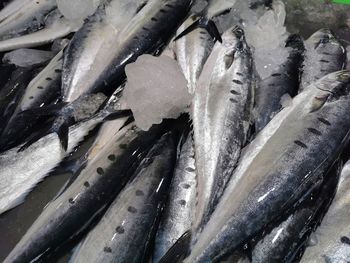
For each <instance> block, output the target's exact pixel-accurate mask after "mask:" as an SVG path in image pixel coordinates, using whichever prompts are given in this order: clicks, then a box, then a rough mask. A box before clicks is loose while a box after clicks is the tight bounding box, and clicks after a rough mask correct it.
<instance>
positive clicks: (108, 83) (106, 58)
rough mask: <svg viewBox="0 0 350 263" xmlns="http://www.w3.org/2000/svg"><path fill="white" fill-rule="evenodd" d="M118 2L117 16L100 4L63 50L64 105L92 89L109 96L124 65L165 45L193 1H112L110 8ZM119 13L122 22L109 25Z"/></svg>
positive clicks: (120, 75) (120, 78) (121, 76)
mask: <svg viewBox="0 0 350 263" xmlns="http://www.w3.org/2000/svg"><path fill="white" fill-rule="evenodd" d="M114 2H115V3H114ZM117 3H119V4H118V5H117V6H119V5H120V9H119V10H118V9H116V10H118V12H117V14H116V13H111V14H108V13H107V9H106V8H108V4H107V5H106V6H104V7H103V6H100V8H98V10H97V12H96V13H95V14H94V15H93V16H92V17H91V18H90V19H89V21H88V22H87V23H86V24H85V25H84V26H83V27H82V29H81V30H79V31H78V32H77V34H75V36H74V38H73V40H72V42H71V43H70V45H69V46H68V48H67V49H66V52H65V59H64V65H63V86H62V89H63V96H64V101H73V100H75V99H77V98H78V97H79V96H81V95H82V94H86V93H93V92H96V91H104V92H106V93H109V92H111V89H113V87H114V85H115V84H118V83H120V82H122V81H123V80H124V79H125V72H124V68H125V65H127V64H128V63H131V62H134V61H135V60H136V58H137V57H138V56H140V55H142V54H145V53H148V54H153V53H155V52H157V51H158V50H159V49H160V48H161V47H163V46H164V44H167V42H168V41H169V40H170V38H171V37H172V35H173V34H174V33H175V31H176V29H177V28H178V27H179V26H180V23H181V22H182V21H183V20H184V18H185V17H186V15H187V13H188V10H189V8H190V6H191V3H192V1H191V0H180V1H175V0H152V1H149V2H147V3H144V1H132V2H131V3H132V4H131V3H130V1H126V0H125V1H111V2H110V4H111V5H112V4H117ZM130 5H131V7H130ZM130 10H132V12H130ZM118 14H120V15H121V18H120V19H118V20H117V21H113V18H114V17H116V16H118ZM110 20H111V21H110Z"/></svg>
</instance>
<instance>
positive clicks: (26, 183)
mask: <svg viewBox="0 0 350 263" xmlns="http://www.w3.org/2000/svg"><path fill="white" fill-rule="evenodd" d="M104 100H105V96H104V95H102V94H97V95H94V96H91V97H90V98H88V99H87V101H86V102H85V103H88V104H89V106H90V107H91V112H90V113H89V114H90V115H92V114H93V113H95V112H96V111H97V110H98V108H99V107H100V106H101V104H102V103H103V102H104ZM104 117H106V113H104V112H103V113H102V114H99V115H98V116H96V117H95V118H92V119H89V120H87V121H85V122H82V123H79V124H77V125H75V126H73V127H72V128H70V130H69V134H70V135H71V140H70V142H69V144H68V148H67V152H65V151H64V150H62V149H61V147H57V146H59V139H58V136H57V134H49V135H47V136H45V137H43V138H41V139H40V140H38V141H37V142H35V143H33V144H32V145H30V146H29V147H28V148H26V149H25V150H23V151H19V150H20V149H21V147H22V146H19V147H16V148H13V149H11V150H8V151H6V152H3V153H1V154H0V163H1V165H0V178H1V180H0V181H1V183H0V214H1V213H3V212H5V211H7V210H9V209H11V208H13V207H15V206H17V205H19V204H20V203H22V202H23V201H24V198H25V197H26V196H27V194H28V193H29V192H30V191H31V190H32V189H33V188H34V187H35V186H36V185H37V184H38V183H39V182H40V181H41V180H43V178H44V177H46V176H47V175H48V173H49V172H50V171H51V170H53V168H55V167H56V166H57V165H58V164H59V163H60V162H61V161H62V160H63V159H64V157H65V156H67V154H68V153H70V152H71V151H72V150H74V148H75V146H77V145H78V143H79V142H80V141H81V140H82V139H83V138H84V137H85V136H86V135H87V134H88V132H89V131H90V130H91V129H92V128H94V127H95V126H96V125H97V124H98V123H99V122H101V121H102V120H103V118H104ZM48 153H49V154H48Z"/></svg>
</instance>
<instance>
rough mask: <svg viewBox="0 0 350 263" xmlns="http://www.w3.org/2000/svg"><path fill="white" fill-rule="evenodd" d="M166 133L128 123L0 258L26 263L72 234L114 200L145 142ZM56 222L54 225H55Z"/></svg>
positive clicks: (161, 127) (163, 129)
mask: <svg viewBox="0 0 350 263" xmlns="http://www.w3.org/2000/svg"><path fill="white" fill-rule="evenodd" d="M165 132H166V125H165V126H164V125H157V126H154V127H152V128H151V129H150V130H149V131H148V132H143V131H140V130H139V129H138V128H137V127H136V126H135V124H134V123H133V122H131V123H129V124H128V125H126V126H125V127H123V128H122V129H121V130H120V131H119V132H117V133H115V134H114V136H113V137H110V138H109V143H108V144H107V145H106V146H105V147H103V148H102V149H101V150H99V151H98V152H92V154H94V156H93V158H92V159H91V160H90V161H88V162H87V163H86V164H85V167H84V168H83V169H82V170H81V171H80V172H79V174H78V176H77V178H76V179H75V180H74V181H73V182H72V183H70V184H69V185H68V186H67V187H66V188H65V189H64V190H63V191H60V192H59V194H58V196H57V198H55V199H54V200H52V201H51V202H50V203H49V204H48V205H47V206H46V207H45V209H44V210H43V212H42V213H41V214H40V215H39V217H38V218H37V219H36V221H35V222H34V223H33V225H32V226H31V227H30V228H29V229H28V231H27V232H26V234H25V235H24V236H23V238H22V239H21V240H20V241H19V243H18V244H17V245H16V247H15V248H14V249H13V250H12V252H11V253H10V254H9V255H8V257H7V258H6V259H5V261H4V262H6V263H8V262H29V261H31V260H34V259H39V258H40V257H42V255H43V254H48V253H50V252H52V251H53V250H55V249H57V248H59V247H60V246H61V245H62V244H63V243H64V242H65V241H67V240H69V239H71V238H73V237H77V235H79V234H81V233H82V232H83V231H84V230H86V229H87V227H88V226H89V225H90V223H91V222H92V221H93V220H94V219H96V217H97V216H98V215H100V213H102V212H103V211H105V209H106V208H107V206H108V205H109V204H110V203H111V202H112V201H113V200H114V198H115V197H116V196H117V195H118V193H119V192H120V191H121V190H122V188H123V187H124V186H125V184H126V183H127V182H128V181H129V179H130V177H131V175H132V174H133V172H134V171H135V170H136V169H137V164H138V161H139V160H140V159H142V157H144V156H145V153H147V150H149V148H150V145H152V143H153V142H155V141H156V140H157V139H159V138H160V137H161V135H162V134H164V133H165ZM58 222H59V223H58Z"/></svg>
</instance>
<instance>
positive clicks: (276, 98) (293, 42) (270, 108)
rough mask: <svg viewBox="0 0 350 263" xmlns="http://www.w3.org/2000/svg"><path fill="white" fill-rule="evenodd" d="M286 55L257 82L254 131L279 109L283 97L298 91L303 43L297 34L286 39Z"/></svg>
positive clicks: (261, 127) (261, 126)
mask: <svg viewBox="0 0 350 263" xmlns="http://www.w3.org/2000/svg"><path fill="white" fill-rule="evenodd" d="M286 49H287V50H288V53H289V55H288V57H287V58H286V60H285V61H284V62H283V63H282V64H281V65H280V66H279V67H278V69H277V70H275V71H274V72H273V73H272V74H271V76H270V77H267V78H266V79H263V80H261V81H260V82H259V84H258V87H257V89H256V93H255V105H254V115H255V131H256V132H259V131H260V130H262V129H263V128H264V127H265V126H266V124H267V123H268V122H269V121H270V120H271V119H272V118H273V117H274V116H275V115H276V113H277V112H278V111H280V110H281V108H282V106H283V105H282V104H283V97H284V96H288V97H289V98H292V97H294V96H295V95H296V94H297V93H298V89H299V79H300V67H301V63H302V61H303V51H304V45H303V41H302V39H301V38H300V37H299V36H298V35H291V36H290V37H289V38H288V39H287V43H286Z"/></svg>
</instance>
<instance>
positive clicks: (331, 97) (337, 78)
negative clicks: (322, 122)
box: [310, 70, 350, 112]
mask: <svg viewBox="0 0 350 263" xmlns="http://www.w3.org/2000/svg"><path fill="white" fill-rule="evenodd" d="M314 88H316V89H317V92H316V93H315V95H314V96H313V97H312V100H311V104H310V112H314V111H317V110H319V109H320V108H322V107H323V106H324V105H325V104H327V103H333V102H336V101H339V100H343V99H349V98H350V71H348V70H342V71H338V72H335V73H331V74H328V75H327V76H325V77H323V78H322V79H320V80H319V81H317V82H316V83H315V85H314Z"/></svg>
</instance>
